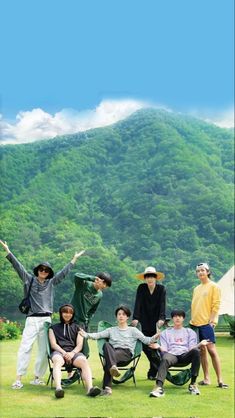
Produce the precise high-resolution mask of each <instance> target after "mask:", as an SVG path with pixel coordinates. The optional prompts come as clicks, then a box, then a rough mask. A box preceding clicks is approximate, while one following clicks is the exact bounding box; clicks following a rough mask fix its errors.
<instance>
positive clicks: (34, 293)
mask: <svg viewBox="0 0 235 418" xmlns="http://www.w3.org/2000/svg"><path fill="white" fill-rule="evenodd" d="M6 258H7V259H8V260H9V261H10V263H11V264H12V266H13V268H14V269H15V271H16V272H17V274H18V275H19V277H20V279H21V280H22V282H23V284H24V294H25V297H26V294H27V292H28V289H29V285H30V282H31V280H32V278H33V283H32V287H31V291H30V296H29V298H30V303H31V308H30V310H29V314H28V315H27V316H31V315H35V314H40V313H48V314H49V315H50V314H52V312H53V301H54V286H56V285H58V284H59V283H60V282H61V281H62V280H63V279H64V278H65V277H66V275H67V274H68V273H69V272H70V270H71V269H72V268H73V264H72V263H71V262H70V263H68V264H67V265H66V266H65V267H64V268H63V269H62V270H60V271H59V272H58V273H55V274H54V272H53V270H52V268H51V266H50V264H49V263H48V262H47V261H46V262H43V263H40V264H38V265H37V266H36V267H34V274H32V273H28V272H27V270H25V268H24V266H23V265H22V264H21V263H20V262H19V260H17V258H16V257H15V256H14V255H13V254H12V253H9V254H8V255H7V256H6ZM41 265H43V266H46V267H48V268H50V269H51V273H50V274H49V275H48V277H49V279H50V280H48V279H47V280H45V281H44V282H43V283H40V282H39V280H38V277H37V274H38V268H39V266H41ZM35 274H36V276H35Z"/></svg>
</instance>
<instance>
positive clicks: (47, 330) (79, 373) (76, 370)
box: [44, 322, 89, 388]
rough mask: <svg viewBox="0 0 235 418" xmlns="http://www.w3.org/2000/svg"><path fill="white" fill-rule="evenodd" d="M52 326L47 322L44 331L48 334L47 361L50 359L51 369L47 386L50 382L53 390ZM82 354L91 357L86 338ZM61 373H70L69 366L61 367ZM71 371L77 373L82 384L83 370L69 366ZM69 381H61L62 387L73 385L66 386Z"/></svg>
mask: <svg viewBox="0 0 235 418" xmlns="http://www.w3.org/2000/svg"><path fill="white" fill-rule="evenodd" d="M50 326H51V323H50V322H45V324H44V330H45V333H46V336H47V338H46V343H47V359H48V367H49V377H48V379H47V385H49V382H51V388H52V386H53V380H54V379H53V363H52V360H51V346H50V341H49V335H48V334H49V328H50ZM82 353H83V354H84V355H85V356H86V358H88V357H89V345H88V342H87V339H85V338H84V339H83V348H82ZM61 371H62V372H68V366H67V365H66V364H64V365H63V366H62V367H61ZM69 371H71V372H72V371H73V372H74V373H75V377H76V378H77V379H76V380H77V381H78V383H80V382H81V380H82V375H81V369H79V368H77V367H75V366H69ZM67 380H68V379H62V381H61V382H62V386H65V387H66V386H69V385H70V384H71V383H67V384H66V382H67ZM72 383H74V382H72ZM82 383H83V380H82Z"/></svg>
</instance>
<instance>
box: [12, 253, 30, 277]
mask: <svg viewBox="0 0 235 418" xmlns="http://www.w3.org/2000/svg"><path fill="white" fill-rule="evenodd" d="M6 258H7V259H8V261H10V263H11V264H12V267H13V268H14V270H15V271H16V273H17V274H18V276H19V277H20V279H21V280H22V282H23V283H26V282H27V281H29V280H31V279H32V277H33V276H32V274H29V273H28V272H27V271H26V270H25V268H24V266H23V265H22V264H21V263H20V262H19V261H18V260H17V258H16V257H15V256H14V255H13V254H12V253H9V254H7V256H6Z"/></svg>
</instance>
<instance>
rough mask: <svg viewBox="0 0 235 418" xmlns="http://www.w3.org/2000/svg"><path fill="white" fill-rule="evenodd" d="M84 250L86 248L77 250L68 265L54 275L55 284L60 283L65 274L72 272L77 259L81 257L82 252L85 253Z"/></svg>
mask: <svg viewBox="0 0 235 418" xmlns="http://www.w3.org/2000/svg"><path fill="white" fill-rule="evenodd" d="M84 252H85V250H82V251H80V252H76V253H75V254H74V256H73V258H72V260H71V261H70V262H69V263H68V264H67V265H66V266H64V267H63V269H62V270H60V271H58V273H56V274H55V275H54V277H53V278H52V279H51V280H53V283H54V285H57V284H59V283H60V282H61V280H63V279H64V278H65V276H67V274H68V273H69V272H70V270H71V269H72V268H73V266H74V264H75V263H76V261H77V259H78V258H79V257H81V256H82V254H84Z"/></svg>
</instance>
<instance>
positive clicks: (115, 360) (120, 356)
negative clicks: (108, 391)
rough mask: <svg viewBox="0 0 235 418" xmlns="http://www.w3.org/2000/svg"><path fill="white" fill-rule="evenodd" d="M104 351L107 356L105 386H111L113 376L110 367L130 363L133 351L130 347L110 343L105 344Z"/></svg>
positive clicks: (105, 356)
mask: <svg viewBox="0 0 235 418" xmlns="http://www.w3.org/2000/svg"><path fill="white" fill-rule="evenodd" d="M103 351H104V358H105V365H104V378H103V388H105V386H109V387H111V385H112V377H111V375H110V372H109V369H110V367H111V366H114V365H115V366H118V364H119V365H122V363H127V364H128V362H129V361H130V360H131V358H132V353H131V352H130V350H128V348H114V347H113V346H112V345H111V344H109V343H105V344H104V346H103ZM120 363H121V364H120Z"/></svg>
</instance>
